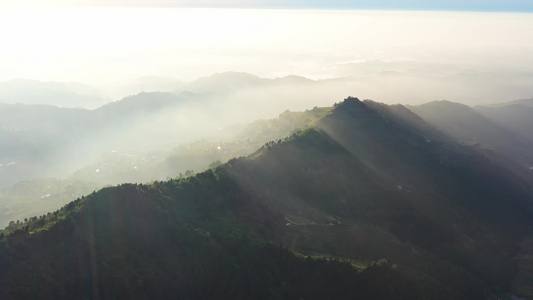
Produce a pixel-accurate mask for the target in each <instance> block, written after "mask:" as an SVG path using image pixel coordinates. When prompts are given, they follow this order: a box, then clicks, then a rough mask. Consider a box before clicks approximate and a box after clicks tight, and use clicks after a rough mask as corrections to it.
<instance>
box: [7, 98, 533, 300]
mask: <svg viewBox="0 0 533 300" xmlns="http://www.w3.org/2000/svg"><path fill="white" fill-rule="evenodd" d="M317 111H318V112H320V114H319V115H317V117H319V118H318V119H316V121H314V122H311V123H309V122H308V123H307V124H310V125H309V126H302V127H301V128H302V130H300V131H293V130H291V132H292V135H290V136H288V137H286V138H280V139H277V140H273V141H271V142H268V143H266V144H265V145H264V146H263V147H261V148H260V149H258V150H257V151H256V152H255V153H254V154H252V155H250V156H247V157H240V158H233V159H230V160H229V161H227V163H225V164H219V163H214V164H212V166H211V167H210V169H208V170H207V171H204V172H200V173H197V174H194V175H191V176H189V177H184V178H179V179H177V178H176V179H171V180H168V181H161V182H160V181H154V182H151V183H149V184H122V185H119V186H116V187H108V188H104V189H102V190H100V191H98V192H95V193H93V194H91V195H88V196H85V197H82V198H78V199H77V200H75V201H73V202H71V203H69V204H67V205H66V206H64V207H63V208H62V209H60V210H58V211H56V212H54V213H51V214H49V215H46V216H42V217H38V218H37V219H30V220H28V221H27V222H24V223H23V224H20V223H21V222H19V224H16V223H15V224H14V225H16V226H11V227H9V226H8V228H6V230H5V231H4V232H2V233H0V297H1V298H5V299H28V298H30V299H31V298H40V299H43V298H44V299H47V298H50V299H52V298H53V299H57V298H90V299H94V298H128V299H131V298H135V299H137V298H139V299H146V298H153V299H160V298H173V299H176V298H178V299H187V298H189V299H198V298H204V299H212V298H218V299H301V298H303V299H324V298H326V299H354V298H355V299H358V298H361V299H493V298H494V299H495V298H498V297H501V298H505V297H510V293H511V292H515V293H517V291H518V292H519V293H520V295H527V289H528V288H529V287H530V285H529V286H528V283H526V280H527V278H529V277H527V276H528V274H527V272H528V271H527V270H529V269H527V268H526V270H525V271H524V268H523V266H519V265H518V263H517V258H521V259H522V260H521V261H529V256H527V255H526V254H527V251H529V250H530V247H529V246H528V245H529V244H528V243H527V242H525V241H528V239H529V238H530V237H531V234H532V230H533V203H532V202H531V199H532V196H533V194H532V193H531V191H530V189H527V188H524V187H525V185H524V184H525V183H524V182H523V181H522V179H521V178H520V177H516V176H514V175H513V174H512V173H510V172H508V171H507V170H506V169H503V168H501V167H500V166H498V165H496V164H492V163H490V161H489V160H487V159H486V158H485V157H484V156H483V155H481V154H480V153H479V152H477V151H474V150H472V149H471V148H470V147H465V146H462V145H460V144H457V143H455V142H453V141H452V140H450V139H448V138H447V137H445V136H443V135H441V134H439V133H438V132H436V131H435V130H434V129H432V128H430V127H429V126H427V125H426V123H425V122H423V121H422V120H421V119H420V118H418V117H417V116H416V115H414V114H412V113H411V112H410V111H408V110H406V109H405V108H403V107H401V106H386V105H382V104H379V103H374V102H371V101H359V100H358V99H356V98H348V99H346V100H345V101H343V102H341V103H339V104H337V105H335V107H334V108H333V109H332V110H329V109H323V110H321V109H317ZM302 116H305V114H303V115H302ZM280 119H281V118H280ZM287 130H288V129H287ZM287 130H285V131H287ZM213 161H216V160H213ZM520 246H522V248H520ZM528 249H529V250H528ZM517 275H520V276H517Z"/></svg>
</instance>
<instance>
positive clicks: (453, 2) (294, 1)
mask: <svg viewBox="0 0 533 300" xmlns="http://www.w3.org/2000/svg"><path fill="white" fill-rule="evenodd" d="M0 4H7V5H57V6H61V5H70V6H72V5H85V6H87V5H92V6H94V5H106V6H122V7H123V6H144V7H146V6H152V7H153V6H178V7H184V6H186V7H226V8H228V7H231V8H298V9H302V8H303V9H308V8H313V9H389V10H453V11H506V12H509V11H513V12H533V3H532V1H530V0H438V1H437V0H434V1H428V0H404V1H397V0H306V1H302V0H155V1H152V0H0Z"/></svg>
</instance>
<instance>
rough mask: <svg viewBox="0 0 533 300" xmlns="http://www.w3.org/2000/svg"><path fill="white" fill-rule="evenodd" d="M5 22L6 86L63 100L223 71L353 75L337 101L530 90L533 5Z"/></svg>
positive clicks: (489, 98) (87, 99)
mask: <svg viewBox="0 0 533 300" xmlns="http://www.w3.org/2000/svg"><path fill="white" fill-rule="evenodd" d="M0 28H3V29H2V47H1V49H0V61H1V62H2V67H1V68H0V82H5V81H9V80H12V79H14V78H28V79H34V80H39V81H44V82H49V81H55V82H56V86H55V87H54V88H51V87H50V88H46V89H45V88H43V87H42V86H41V90H40V94H41V95H42V97H41V101H42V103H50V104H54V105H59V106H70V107H76V106H81V107H87V108H96V107H98V106H100V105H101V104H102V103H103V102H106V101H112V100H115V101H116V100H119V99H121V98H123V97H125V96H128V95H132V94H137V93H139V92H141V91H180V90H182V89H183V88H184V86H186V85H187V83H190V82H192V81H194V80H196V79H198V78H200V77H203V76H210V75H212V74H214V73H219V72H225V71H236V72H246V73H250V74H254V75H257V76H259V77H262V78H269V79H274V78H278V77H285V76H288V75H298V76H304V77H307V78H310V79H313V80H323V79H332V78H348V79H349V80H345V81H344V83H343V84H342V85H338V84H335V85H333V86H332V87H331V88H330V89H326V88H325V87H324V86H323V87H322V89H323V90H324V91H323V92H322V93H323V94H330V95H331V99H332V100H333V99H335V98H338V95H343V96H347V95H355V96H358V97H361V98H370V99H375V100H378V101H382V102H386V103H397V102H401V103H405V104H420V103H423V102H427V101H431V100H438V99H447V100H451V101H457V102H461V103H465V104H469V105H472V104H480V103H493V102H502V101H509V100H513V99H518V98H529V97H531V96H532V95H533V85H532V84H531V82H532V79H533V71H531V70H533V56H531V55H530V54H531V52H532V50H533V32H532V31H533V17H532V15H531V14H528V13H475V12H423V11H418V12H409V11H346V10H345V11H335V10H260V9H255V10H249V9H183V8H164V9H163V8H57V7H56V8H43V7H41V8H36V7H25V8H16V7H11V8H10V7H3V8H2V10H1V11H0ZM57 82H68V83H69V84H68V85H67V84H63V85H62V86H58V84H57ZM72 82H81V83H83V84H84V85H82V84H76V85H75V84H73V83H72ZM18 83H19V85H20V82H18ZM21 89H22V90H23V92H24V93H25V95H20V94H17V92H19V91H20V90H21ZM50 90H53V91H55V93H46V92H45V91H48V92H50ZM32 91H33V92H35V91H39V89H38V88H28V86H27V85H26V86H24V88H19V89H18V90H17V88H13V87H12V85H10V84H7V83H3V84H2V85H0V100H1V101H4V102H7V103H12V102H17V101H18V102H24V101H25V102H26V103H37V102H39V100H38V99H39V96H38V95H37V94H35V93H33V94H32ZM67 91H68V92H72V93H73V94H75V95H76V96H77V97H74V96H72V97H71V98H70V99H72V101H71V103H68V102H67V101H65V99H63V98H64V97H63V98H62V97H61V95H63V96H64V95H65V93H67ZM28 94H30V95H29V96H28ZM47 96H49V97H47ZM82 96H83V97H82ZM254 96H255V93H254V95H252V97H254ZM261 96H263V95H261ZM54 99H55V100H54ZM60 100H61V101H60ZM76 101H78V102H79V103H76ZM311 105H312V104H311Z"/></svg>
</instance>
